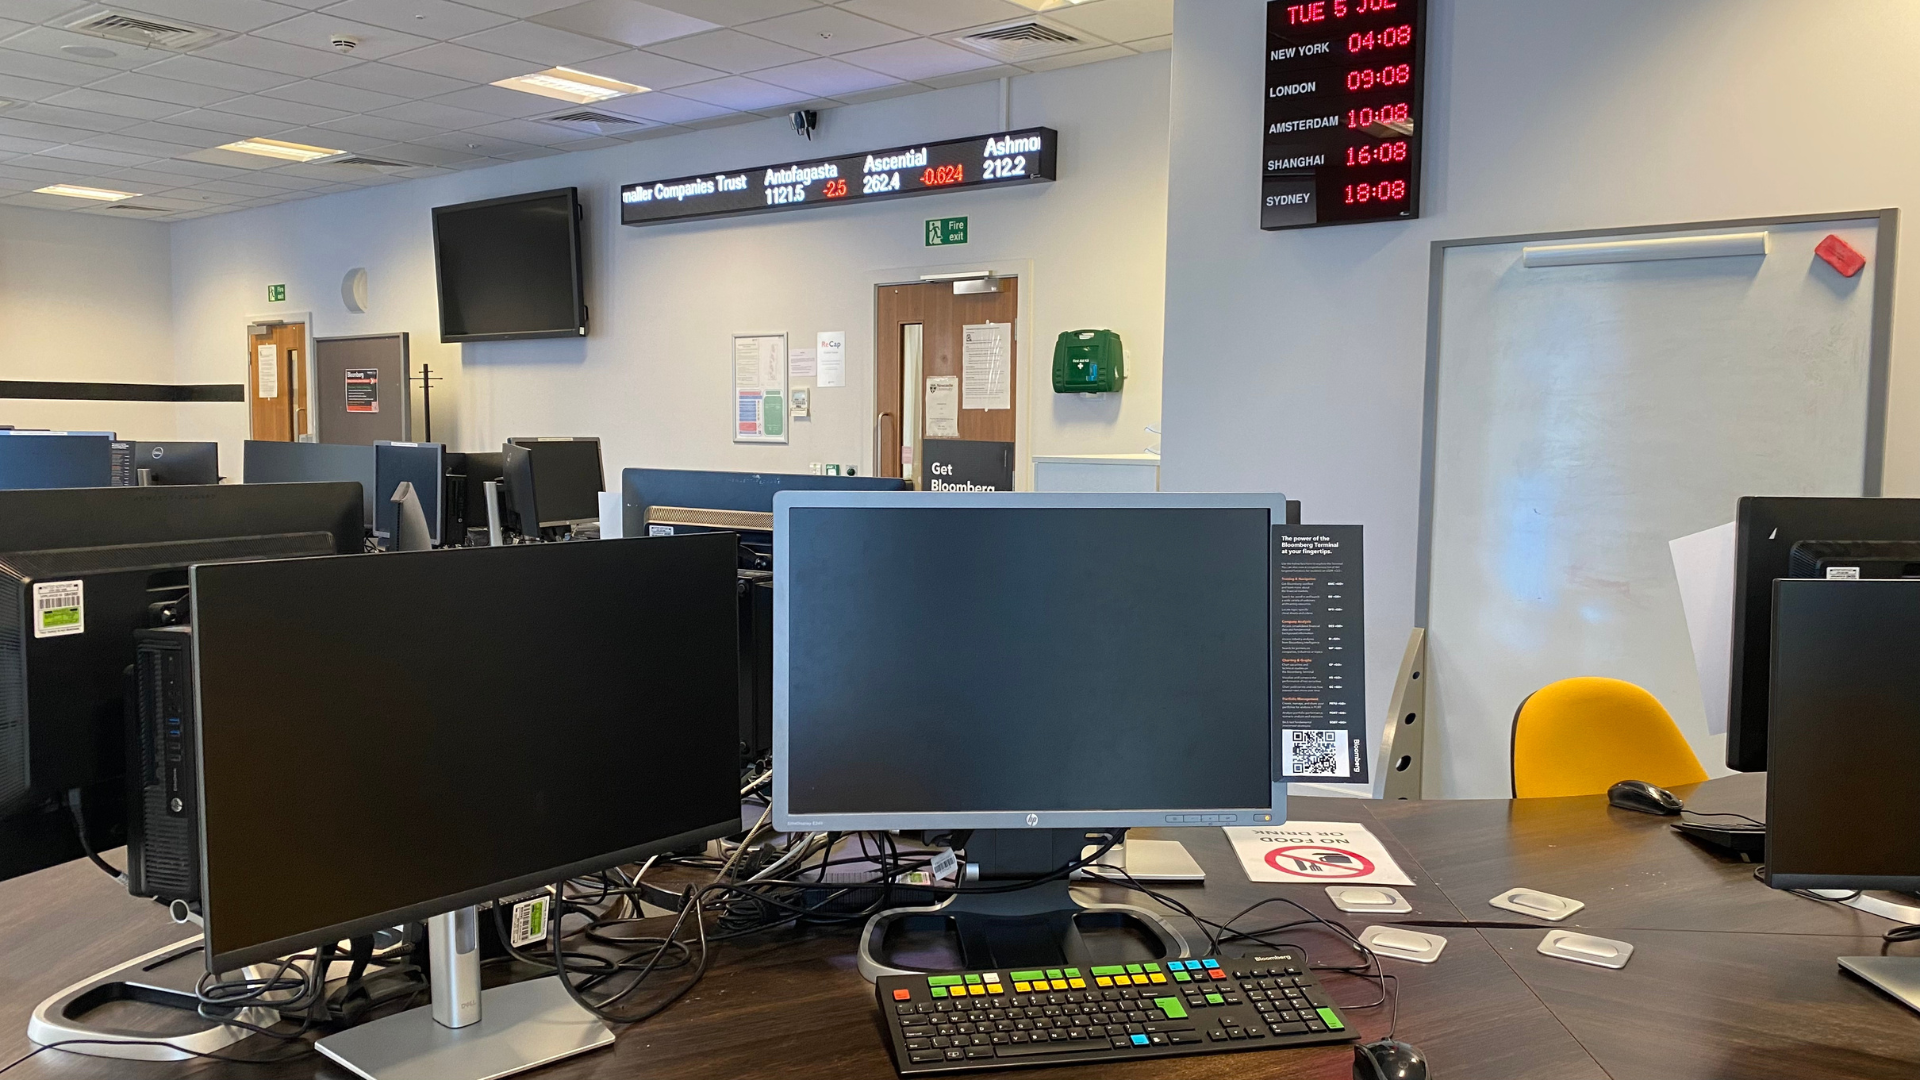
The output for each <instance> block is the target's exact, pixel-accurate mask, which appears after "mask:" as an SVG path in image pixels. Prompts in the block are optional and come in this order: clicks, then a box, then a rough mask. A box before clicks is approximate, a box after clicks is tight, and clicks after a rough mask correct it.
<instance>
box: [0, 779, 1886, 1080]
mask: <svg viewBox="0 0 1920 1080" xmlns="http://www.w3.org/2000/svg"><path fill="white" fill-rule="evenodd" d="M1760 783H1761V778H1759V777H1733V778H1729V779H1726V780H1718V781H1710V782H1708V783H1707V784H1704V785H1700V786H1699V788H1698V789H1697V790H1695V791H1693V792H1691V793H1687V792H1686V791H1685V789H1682V791H1683V794H1687V795H1688V797H1689V800H1690V801H1691V802H1694V803H1695V804H1696V805H1698V806H1699V807H1700V808H1701V809H1730V810H1736V811H1743V812H1749V813H1754V814H1755V816H1759V815H1758V809H1759V801H1760V793H1761V790H1762V789H1761V787H1760ZM1290 811H1291V814H1292V816H1294V817H1296V818H1299V819H1302V820H1334V821H1358V822H1362V823H1364V824H1366V825H1367V826H1368V827H1369V828H1370V829H1372V830H1373V831H1374V833H1375V834H1376V835H1377V836H1379V838H1380V839H1381V841H1382V842H1383V843H1385V844H1386V846H1387V848H1388V850H1389V851H1391V852H1392V853H1393V855H1394V857H1395V858H1396V859H1398V860H1400V862H1401V864H1402V865H1403V866H1404V867H1405V868H1406V869H1407V871H1408V872H1409V873H1410V874H1411V875H1412V877H1413V878H1414V879H1415V880H1416V881H1417V882H1419V884H1418V885H1416V886H1414V887H1413V888H1409V889H1403V890H1402V892H1404V893H1405V894H1406V895H1407V898H1408V899H1409V900H1410V901H1411V902H1412V903H1413V905H1414V908H1415V911H1414V913H1413V914H1412V915H1407V916H1392V917H1390V918H1435V919H1460V918H1474V919H1505V918H1507V917H1509V916H1508V915H1507V914H1506V913H1503V912H1500V911H1498V910H1497V909H1494V908H1492V907H1489V906H1488V905H1487V903H1486V901H1487V898H1488V897H1491V896H1493V895H1495V894H1496V893H1498V892H1500V891H1501V890H1503V889H1505V888H1508V887H1510V886H1515V885H1526V886H1529V887H1532V888H1540V889H1546V890H1549V891H1553V892H1559V893H1563V894H1565V895H1569V896H1573V897H1576V898H1578V899H1581V900H1584V901H1586V903H1587V907H1586V909H1585V910H1583V911H1581V912H1580V913H1578V914H1577V915H1576V916H1575V917H1574V918H1573V919H1572V920H1569V922H1568V923H1567V924H1565V925H1568V926H1572V927H1577V928H1580V929H1584V930H1588V931H1591V932H1595V933H1600V934H1605V935H1607V936H1612V937H1619V938H1622V939H1624V940H1628V941H1631V942H1633V943H1634V944H1635V945H1636V946H1638V950H1637V951H1636V952H1635V954H1634V957H1633V960H1632V962H1631V963H1629V964H1628V965H1627V967H1626V968H1625V969H1623V970H1621V971H1608V970H1604V969H1601V968H1593V967H1585V966H1582V965H1577V964H1570V963H1566V962H1564V961H1559V960H1552V959H1549V958H1547V957H1543V956H1540V955H1539V954H1537V953H1535V952H1534V951H1533V949H1534V946H1535V945H1536V944H1537V943H1538V942H1539V940H1540V937H1541V936H1542V934H1544V933H1545V927H1546V924H1543V925H1542V928H1541V929H1540V930H1483V931H1475V930H1465V929H1443V930H1439V931H1437V932H1439V933H1441V934H1444V935H1445V936H1447V937H1448V938H1449V939H1450V941H1451V944H1449V945H1448V947H1447V951H1446V953H1445V955H1444V956H1442V958H1441V959H1440V962H1439V963H1437V964H1433V965H1430V966H1428V965H1420V964H1411V963H1403V962H1399V961H1393V960H1388V961H1385V963H1386V964H1387V965H1388V971H1390V972H1392V973H1393V974H1395V975H1397V976H1399V977H1400V982H1399V992H1400V1018H1399V1036H1400V1037H1401V1038H1404V1039H1406V1040H1408V1041H1410V1042H1412V1043H1414V1044H1416V1045H1418V1046H1420V1047H1421V1048H1422V1049H1423V1050H1425V1051H1426V1052H1427V1054H1428V1055H1429V1057H1430V1059H1431V1060H1432V1061H1433V1063H1434V1069H1435V1074H1436V1076H1438V1077H1440V1078H1442V1080H1500V1078H1507V1077H1511V1078H1515V1080H1521V1078H1525V1080H1535V1078H1570V1080H1585V1078H1607V1077H1612V1078H1615V1080H1629V1078H1632V1080H1642V1078H1644V1080H1689V1078H1714V1080H1735V1078H1746V1077H1752V1078H1755V1080H1758V1078H1762V1077H1768V1078H1772V1077H1795V1078H1806V1080H1816V1078H1824V1077H1836V1078H1837V1077H1847V1078H1880V1077H1885V1078H1889V1080H1892V1078H1895V1077H1898V1078H1902V1080H1911V1078H1912V1077H1914V1076H1916V1075H1920V1015H1916V1014H1914V1013H1912V1012H1910V1011H1908V1010H1907V1009H1905V1008H1903V1007H1901V1006H1899V1005H1897V1004H1895V1003H1894V1002H1892V1001H1891V1000H1889V999H1887V998H1885V997H1883V996H1881V995H1880V994H1879V992H1878V991H1875V990H1874V989H1872V988H1871V987H1868V986H1866V985H1864V984H1861V983H1858V982H1855V981H1854V980H1852V979H1851V978H1849V977H1847V976H1845V975H1842V974H1841V973H1840V972H1839V970H1838V967H1837V965H1836V964H1835V963H1834V958H1835V957H1838V956H1840V955H1843V954H1846V955H1855V954H1860V955H1864V954H1871V953H1875V952H1878V951H1879V948H1880V942H1879V935H1880V934H1881V933H1882V932H1883V931H1884V930H1885V929H1886V927H1887V926H1888V925H1889V924H1888V923H1887V922H1886V921H1885V920H1881V919H1876V918H1874V917H1872V916H1868V915H1864V914H1861V913H1859V912H1855V911H1852V910H1851V909H1848V908H1842V907H1839V906H1837V905H1832V904H1822V903H1818V902H1814V901H1809V900H1803V899H1800V898H1798V897H1794V896H1791V895H1788V894H1785V893H1777V892H1773V891H1772V890H1769V889H1767V888H1766V887H1765V886H1763V885H1761V884H1759V883H1758V882H1756V881H1754V880H1752V868H1751V867H1750V866H1748V865H1746V864H1742V863H1737V862H1723V861H1721V860H1718V859H1716V858H1715V857H1714V856H1713V855H1711V854H1709V853H1707V852H1704V851H1702V850H1701V849H1700V848H1698V847H1696V846H1695V845H1693V844H1692V843H1691V842H1689V841H1687V840H1685V839H1683V838H1681V837H1679V836H1677V835H1674V834H1673V833H1672V832H1670V831H1669V830H1668V829H1667V828H1666V821H1665V820H1663V819H1657V818H1652V817H1648V816H1646V815H1641V814H1632V813H1628V812H1625V811H1619V810H1613V809H1611V808H1609V807H1608V806H1607V805H1606V800H1605V799H1603V798H1598V797H1594V798H1575V799H1538V800H1527V801H1524V802H1512V803H1509V802H1504V801H1460V802H1438V801H1436V802H1422V803H1378V802H1362V801H1358V800H1347V799H1298V800H1294V801H1293V802H1292V803H1291V804H1290ZM1145 835H1153V833H1152V831H1151V830H1149V831H1147V832H1146V833H1145ZM1162 835H1165V836H1170V837H1173V838H1177V839H1180V840H1183V841H1185V842H1186V844H1187V846H1188V849H1189V850H1190V851H1192V852H1193V855H1194V857H1195V858H1196V859H1198V860H1199V862H1200V864H1201V865H1202V866H1203V867H1204V868H1205V869H1206V871H1207V874H1208V877H1209V882H1208V884H1207V885H1205V886H1204V887H1201V886H1166V891H1167V892H1168V893H1169V894H1170V895H1175V896H1178V897H1179V898H1180V899H1182V900H1183V901H1185V902H1186V903H1188V904H1189V905H1190V906H1192V907H1193V908H1195V909H1196V910H1197V911H1198V912H1199V913H1200V914H1202V915H1205V916H1208V917H1210V918H1225V917H1226V916H1228V915H1231V914H1233V913H1234V912H1236V911H1238V910H1239V909H1240V908H1242V907H1244V906H1246V905H1247V904H1249V903H1251V902H1253V901H1254V900H1258V899H1261V898H1264V897H1267V896H1272V895H1276V894H1284V895H1286V896H1289V897H1291V898H1293V899H1295V900H1297V901H1299V902H1300V903H1302V904H1304V905H1306V906H1307V907H1309V908H1310V909H1312V910H1313V911H1315V912H1316V913H1318V914H1322V915H1326V916H1330V917H1339V918H1343V919H1346V920H1347V922H1348V925H1350V926H1352V927H1353V928H1355V929H1356V930H1357V929H1359V928H1360V927H1361V926H1364V925H1366V924H1367V923H1368V922H1369V921H1372V920H1368V919H1366V918H1364V917H1361V916H1340V915H1339V913H1338V912H1335V911H1334V910H1333V908H1332V906H1331V905H1330V904H1329V903H1328V902H1327V899H1326V894H1325V893H1324V892H1323V891H1322V890H1321V889H1319V888H1317V887H1312V886H1294V885H1284V886H1282V885H1256V884H1253V883H1251V882H1248V881H1247V880H1245V874H1244V873H1243V872H1242V871H1241V870H1240V868H1239V865H1238V863H1237V861H1236V860H1235V859H1234V856H1233V852H1232V849H1231V848H1230V846H1229V845H1228V844H1227V841H1226V838H1225V836H1224V835H1223V834H1221V833H1220V832H1219V831H1218V830H1213V829H1205V830H1200V829H1195V830H1179V831H1177V832H1175V831H1168V832H1166V833H1164V834H1162ZM1103 891H1108V890H1103ZM1108 894H1109V895H1110V896H1111V897H1112V898H1114V899H1123V898H1127V897H1130V896H1131V895H1132V894H1128V893H1126V892H1124V891H1121V890H1111V891H1108ZM0 910H5V911H7V912H9V913H10V915H9V919H8V921H7V922H6V924H5V925H4V926H0V1062H11V1061H14V1060H15V1059H17V1058H19V1057H20V1056H21V1055H22V1054H24V1053H26V1052H27V1051H28V1050H30V1049H31V1045H30V1044H28V1043H27V1040H26V1021H27V1015H28V1013H29V1012H30V1011H31V1009H32V1008H33V1006H34V1005H35V1004H36V1003H37V1002H39V1001H40V1000H41V999H42V998H43V997H45V996H46V995H48V994H50V993H52V992H54V991H56V990H58V989H59V988H60V987H62V986H64V985H66V984H67V983H69V982H72V981H74V980H76V979H79V978H82V977H84V976H86V975H89V974H91V973H93V972H95V971H98V970H101V969H103V968H105V967H108V966H110V965H111V964H112V963H114V962H116V961H119V960H122V959H124V958H126V957H128V956H132V955H135V954H136V953H138V952H141V951H145V950H147V949H151V948H155V947H158V946H159V945H162V944H165V943H167V942H170V941H173V940H177V939H178V938H179V937H181V936H183V935H182V933H181V928H179V927H175V926H173V925H171V924H170V923H168V921H167V919H166V916H165V914H164V913H163V912H161V911H160V910H159V909H158V908H157V907H155V906H154V905H152V904H148V903H144V902H141V901H137V900H133V899H132V898H130V897H128V896H126V895H125V894H124V892H122V891H120V890H119V889H118V887H117V886H115V885H114V883H113V882H112V881H110V880H108V879H107V878H106V877H105V876H104V875H102V874H100V873H99V871H97V870H95V869H93V868H92V867H91V866H89V865H87V864H85V863H69V864H66V865H63V866H59V867H55V868H53V869H51V870H46V871H42V872H41V873H38V874H33V875H29V876H27V877H24V878H18V879H15V880H13V881H8V882H0ZM1276 921H1277V920H1276ZM1184 929H1185V927H1183V930H1184ZM1295 940H1298V941H1299V942H1300V943H1302V944H1304V945H1306V946H1307V947H1309V948H1310V949H1312V950H1313V952H1314V955H1315V958H1316V959H1317V960H1324V959H1332V958H1337V957H1338V956H1339V954H1338V952H1337V951H1336V950H1335V948H1334V946H1333V943H1332V941H1331V939H1330V938H1329V937H1328V936H1327V935H1325V934H1314V935H1300V936H1298V937H1296V938H1295ZM1898 948H1901V949H1913V948H1915V947H1914V946H1899V947H1898ZM1325 981H1326V985H1327V987H1328V989H1329V991H1330V992H1331V993H1332V994H1333V995H1334V996H1335V997H1336V998H1337V999H1338V1000H1339V1001H1341V1002H1343V1003H1349V1004H1361V1003H1364V1002H1367V1001H1370V1000H1372V999H1373V996H1374V995H1375V994H1376V992H1377V991H1376V987H1377V985H1378V984H1377V983H1374V982H1371V981H1365V982H1363V981H1361V980H1358V979H1353V978H1348V977H1344V976H1339V975H1329V976H1327V978H1326V980H1325ZM1384 1012H1385V1010H1383V1009H1374V1010H1370V1011H1360V1012H1354V1013H1351V1014H1350V1016H1351V1018H1352V1019H1353V1020H1354V1022H1355V1026H1356V1027H1357V1029H1358V1030H1359V1032H1360V1034H1361V1035H1362V1036H1363V1037H1365V1038H1377V1037H1379V1036H1380V1035H1382V1034H1384V1032H1385V1030H1386V1026H1387V1017H1386V1016H1385V1015H1383V1014H1384ZM274 1049H275V1048H274V1047H273V1046H272V1045H270V1044H267V1043H265V1041H264V1040H260V1039H253V1040H249V1041H247V1042H245V1043H241V1044H239V1046H237V1047H236V1048H235V1052H236V1053H238V1052H246V1053H254V1054H260V1055H263V1056H266V1055H271V1054H272V1053H273V1052H274ZM1351 1061H1352V1053H1351V1051H1350V1050H1349V1049H1347V1048H1346V1047H1344V1046H1339V1047H1316V1048H1309V1049H1301V1050H1290V1051H1284V1052H1269V1053H1247V1054H1221V1055H1206V1056H1201V1057H1192V1058H1171V1059H1160V1060H1157V1061H1149V1062H1136V1063H1130V1064H1124V1065H1118V1066H1099V1067H1086V1068H1068V1067H1055V1068H1050V1069H1044V1070H1030V1071H1022V1072H1019V1073H1018V1074H1017V1075H1021V1076H1027V1075H1034V1076H1045V1077H1048V1078H1050V1080H1075V1078H1084V1080H1092V1078H1094V1077H1099V1078H1102V1080H1104V1078H1107V1077H1113V1078H1117V1080H1149V1078H1153V1080H1158V1078H1161V1077H1171V1078H1175V1080H1190V1078H1191V1080H1200V1078H1214V1077H1218V1078H1223V1080H1224V1078H1228V1077H1232V1078H1236V1080H1239V1078H1245V1077H1274V1078H1284V1080H1295V1078H1315V1080H1347V1077H1349V1075H1350V1069H1351ZM534 1075H538V1076H540V1077H543V1078H550V1080H588V1078H593V1080H599V1078H612V1077H673V1078H681V1077H688V1078H698V1077H715V1078H728V1080H731V1078H735V1077H743V1076H754V1075H794V1076H806V1077H809V1078H813V1077H818V1078H823V1080H843V1078H844V1080H856V1078H871V1080H885V1078H887V1077H891V1076H893V1075H894V1073H893V1070H892V1067H891V1064H890V1063H889V1061H888V1058H887V1053H886V1044H885V1043H884V1041H883V1040H882V1036H881V1032H880V1028H879V1024H878V1013H877V1011H876V1007H875V1004H874V999H873V993H872V990H871V988H870V987H869V986H868V985H867V984H866V982H865V981H864V980H862V979H861V978H860V976H859V974H858V973H857V972H856V971H855V970H854V966H853V957H852V935H851V933H849V932H844V931H842V932H834V933H829V932H820V931H813V932H785V933H777V934H769V935H767V936H766V937H765V938H764V939H762V940H756V941H754V942H753V943H752V944H749V945H745V946H742V945H728V946H724V947H719V948H716V950H715V954H714V958H713V967H712V968H711V969H710V971H709V973H708V974H707V976H706V979H705V980H704V981H703V982H702V983H701V984H700V986H699V987H698V988H696V989H695V990H694V991H693V993H691V994H690V995H688V997H687V998H686V999H685V1000H684V1001H682V1002H680V1003H679V1004H678V1005H676V1006H675V1007H674V1008H673V1009H671V1010H669V1011H668V1012H667V1013H666V1014H665V1015H663V1016H661V1017H659V1018H657V1019H655V1020H653V1021H650V1022H648V1023H646V1024H644V1025H642V1026H640V1027H639V1028H636V1029H634V1030H631V1031H627V1032H625V1033H623V1034H622V1035H621V1037H620V1039H619V1041H618V1042H617V1043H616V1044H615V1045H614V1047H613V1049H611V1050H607V1051H602V1052H598V1053H594V1054H590V1055H587V1056H584V1057H581V1058H577V1059H575V1060H573V1061H570V1062H563V1063H561V1064H559V1065H556V1066H553V1067H552V1068H549V1069H547V1070H545V1071H544V1072H541V1073H538V1074H534ZM993 1075H996V1076H999V1075H1009V1074H1007V1073H995V1074H993ZM212 1076H220V1077H237V1078H242V1080H245V1078H250V1077H261V1078H267V1077H312V1076H318V1077H324V1078H327V1080H336V1078H337V1080H346V1077H347V1074H346V1073H344V1072H343V1071H342V1070H340V1069H339V1068H338V1067H337V1066H334V1065H333V1064H331V1063H330V1062H327V1061H325V1060H324V1059H321V1058H318V1057H311V1056H310V1057H306V1058H302V1059H299V1060H296V1061H292V1062H288V1063H284V1064H279V1065H274V1066H239V1065H233V1064H228V1063H213V1062H192V1063H184V1062H183V1063H142V1062H127V1061H109V1060H106V1059H98V1058H84V1057H80V1056H78V1055H73V1054H65V1053H61V1052H58V1051H50V1052H48V1053H45V1054H41V1055H40V1056H38V1057H35V1058H33V1059H32V1060H30V1061H27V1062H24V1063H22V1064H21V1065H19V1066H18V1067H17V1068H15V1069H13V1070H12V1071H11V1072H10V1073H8V1080H14V1078H16V1077H59V1078H69V1077H73V1078H78V1077H89V1078H90V1077H116V1078H117V1077H127V1078H134V1080H139V1078H145V1077H152V1078H161V1077H212Z"/></svg>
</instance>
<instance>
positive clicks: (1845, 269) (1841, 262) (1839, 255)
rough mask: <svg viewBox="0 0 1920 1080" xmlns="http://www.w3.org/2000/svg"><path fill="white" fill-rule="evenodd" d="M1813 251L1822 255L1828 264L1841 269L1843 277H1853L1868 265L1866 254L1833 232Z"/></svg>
mask: <svg viewBox="0 0 1920 1080" xmlns="http://www.w3.org/2000/svg"><path fill="white" fill-rule="evenodd" d="M1813 253H1814V254H1815V255H1818V256H1820V258H1821V259H1822V260H1824V261H1825V262H1826V264H1827V265H1828V266H1831V267H1833V268H1834V269H1835V270H1838V271H1840V276H1841V277H1852V276H1853V275H1855V274H1857V273H1859V272H1860V268H1861V267H1863V266H1865V265H1867V257H1866V256H1865V255H1862V254H1860V253H1859V252H1857V251H1855V250H1853V245H1851V244H1849V243H1847V242H1846V241H1845V240H1842V239H1840V238H1839V237H1837V236H1835V235H1833V234H1832V233H1828V234H1827V238H1826V239H1825V240H1822V241H1820V246H1819V247H1817V248H1814V249H1813Z"/></svg>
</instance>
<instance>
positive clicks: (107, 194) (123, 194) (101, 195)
mask: <svg viewBox="0 0 1920 1080" xmlns="http://www.w3.org/2000/svg"><path fill="white" fill-rule="evenodd" d="M34 190H35V191H37V192H39V193H40V194H42V195H64V196H66V197H67V198H69V199H92V200H94V201H95V202H119V201H120V200H121V199H132V198H136V197H138V196H139V194H140V193H139V192H137V191H113V190H110V189H108V188H94V187H81V186H80V185H78V184H49V185H47V186H46V187H43V188H35V189H34Z"/></svg>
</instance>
